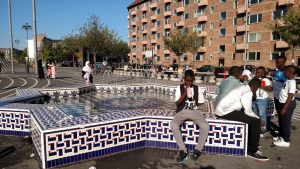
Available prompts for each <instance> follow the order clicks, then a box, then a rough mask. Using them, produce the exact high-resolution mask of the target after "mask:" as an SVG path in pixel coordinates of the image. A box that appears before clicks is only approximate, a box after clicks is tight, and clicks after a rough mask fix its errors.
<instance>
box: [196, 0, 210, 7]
mask: <svg viewBox="0 0 300 169" xmlns="http://www.w3.org/2000/svg"><path fill="white" fill-rule="evenodd" d="M207 5H208V0H200V2H199V3H198V6H207Z"/></svg>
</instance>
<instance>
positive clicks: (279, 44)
mask: <svg viewBox="0 0 300 169" xmlns="http://www.w3.org/2000/svg"><path fill="white" fill-rule="evenodd" d="M275 47H276V48H277V49H286V48H289V44H288V43H287V42H286V41H282V40H280V41H276V43H275Z"/></svg>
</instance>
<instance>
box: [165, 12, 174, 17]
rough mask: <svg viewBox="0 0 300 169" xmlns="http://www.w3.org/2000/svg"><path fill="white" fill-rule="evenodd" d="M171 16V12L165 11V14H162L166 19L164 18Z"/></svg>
mask: <svg viewBox="0 0 300 169" xmlns="http://www.w3.org/2000/svg"><path fill="white" fill-rule="evenodd" d="M171 15H172V12H171V11H166V12H165V13H164V16H165V17H166V16H171Z"/></svg>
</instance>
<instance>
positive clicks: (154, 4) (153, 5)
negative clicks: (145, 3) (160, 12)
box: [150, 3, 158, 9]
mask: <svg viewBox="0 0 300 169" xmlns="http://www.w3.org/2000/svg"><path fill="white" fill-rule="evenodd" d="M157 6H158V4H157V3H153V4H151V5H150V8H151V9H153V8H157Z"/></svg>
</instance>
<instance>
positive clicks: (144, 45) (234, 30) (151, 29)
mask: <svg viewBox="0 0 300 169" xmlns="http://www.w3.org/2000/svg"><path fill="white" fill-rule="evenodd" d="M299 1H300V0H248V2H249V3H248V5H246V4H245V0H135V1H134V2H133V3H132V4H131V5H129V6H128V12H129V14H128V20H129V25H128V29H129V34H128V38H129V46H130V48H131V52H130V54H129V56H130V60H131V62H132V63H138V64H145V63H147V59H146V51H148V53H149V51H153V54H152V53H151V52H150V53H151V55H153V56H154V57H153V58H154V59H153V60H154V64H162V65H170V64H172V63H173V62H175V61H174V60H176V62H177V63H178V59H180V61H179V63H180V64H192V65H194V66H196V67H199V66H201V65H214V66H220V65H225V66H233V65H243V64H244V58H245V56H246V57H247V59H246V64H247V65H255V66H265V67H269V68H273V67H274V57H276V56H277V55H281V54H285V55H286V56H287V57H288V63H287V64H291V63H292V56H291V52H290V50H289V48H288V45H287V43H286V42H284V41H281V40H280V37H278V36H277V35H274V34H272V32H271V31H270V30H269V28H268V27H267V24H268V23H269V22H271V21H273V20H276V19H280V18H281V17H282V16H283V14H284V13H286V12H287V9H288V7H289V6H291V5H299ZM247 16H248V22H246V21H247V19H246V17H247ZM173 29H183V31H190V30H193V31H197V32H198V36H199V37H204V38H205V40H204V44H203V47H201V48H199V49H198V52H197V54H191V53H186V54H184V55H182V56H180V57H179V58H178V57H175V56H174V55H173V54H172V53H171V52H170V51H169V50H167V49H166V48H165V46H164V42H163V36H168V34H169V32H170V31H172V30H173ZM246 37H248V39H246ZM246 40H248V42H246ZM148 55H149V54H148ZM299 58H300V50H297V51H296V52H295V64H296V65H297V64H298V66H299V63H300V59H299ZM150 60H151V58H150Z"/></svg>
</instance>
